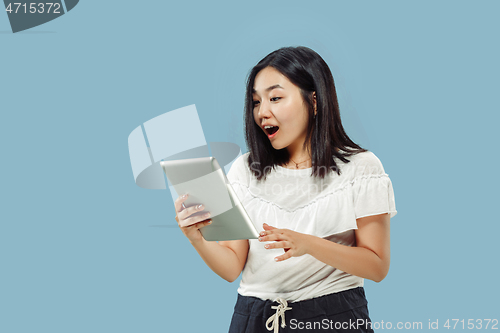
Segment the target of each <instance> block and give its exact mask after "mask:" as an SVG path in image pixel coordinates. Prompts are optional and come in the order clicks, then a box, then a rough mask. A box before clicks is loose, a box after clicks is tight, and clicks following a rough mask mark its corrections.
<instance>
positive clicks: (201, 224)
mask: <svg viewBox="0 0 500 333" xmlns="http://www.w3.org/2000/svg"><path fill="white" fill-rule="evenodd" d="M211 223H212V219H209V220H205V221H201V222H198V223H195V224H193V225H190V226H189V227H188V228H191V229H200V228H203V227H204V226H207V225H209V224H211Z"/></svg>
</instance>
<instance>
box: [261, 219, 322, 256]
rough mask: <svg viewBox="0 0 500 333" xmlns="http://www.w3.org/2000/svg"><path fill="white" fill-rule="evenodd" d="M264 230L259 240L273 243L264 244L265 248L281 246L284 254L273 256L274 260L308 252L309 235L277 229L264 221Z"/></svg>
mask: <svg viewBox="0 0 500 333" xmlns="http://www.w3.org/2000/svg"><path fill="white" fill-rule="evenodd" d="M264 230H265V231H262V232H261V233H260V237H259V241H261V242H269V241H276V242H275V243H270V244H266V245H265V248H266V249H278V248H283V249H284V250H285V254H283V255H281V256H278V257H276V258H274V260H276V261H283V260H286V259H289V258H291V257H300V256H302V255H304V254H306V253H307V252H308V247H309V242H310V241H311V237H312V236H311V235H307V234H302V233H300V232H296V231H293V230H290V229H278V228H275V227H271V226H270V225H268V224H266V223H264Z"/></svg>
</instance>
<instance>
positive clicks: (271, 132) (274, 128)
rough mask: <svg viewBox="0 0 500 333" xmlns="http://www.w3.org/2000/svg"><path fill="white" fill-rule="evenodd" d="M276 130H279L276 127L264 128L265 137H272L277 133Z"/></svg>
mask: <svg viewBox="0 0 500 333" xmlns="http://www.w3.org/2000/svg"><path fill="white" fill-rule="evenodd" d="M278 129H279V127H278V126H273V127H268V128H265V131H266V133H267V135H273V134H274V133H276V132H277V131H278Z"/></svg>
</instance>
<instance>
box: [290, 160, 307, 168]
mask: <svg viewBox="0 0 500 333" xmlns="http://www.w3.org/2000/svg"><path fill="white" fill-rule="evenodd" d="M310 159H311V158H308V159H307V160H305V161H302V162H300V163H296V162H295V161H294V160H292V158H290V160H291V161H292V162H293V163H295V167H296V168H297V169H298V168H299V164H301V163H304V162H307V161H309V160H310Z"/></svg>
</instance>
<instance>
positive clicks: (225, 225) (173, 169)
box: [160, 157, 259, 241]
mask: <svg viewBox="0 0 500 333" xmlns="http://www.w3.org/2000/svg"><path fill="white" fill-rule="evenodd" d="M160 164H161V166H162V168H163V171H164V172H165V174H166V175H167V178H168V181H169V183H170V184H169V185H171V186H173V187H174V189H175V191H176V192H177V194H178V195H179V196H181V195H183V194H185V193H188V194H189V196H188V198H187V199H186V201H184V205H185V206H186V207H190V206H192V205H198V204H203V205H204V206H205V208H204V209H203V211H201V212H196V213H194V214H193V216H195V215H202V214H204V213H206V212H210V213H211V216H210V218H211V219H212V224H210V225H207V226H204V227H202V228H200V232H201V234H202V235H203V237H204V238H205V239H206V240H207V241H225V240H237V239H257V238H259V233H258V231H257V229H256V228H255V226H254V224H253V223H252V220H251V219H250V217H249V216H248V214H247V212H246V211H245V208H243V205H242V204H241V202H240V200H239V199H238V196H237V195H236V193H235V192H234V190H233V188H232V186H231V184H230V183H229V181H228V179H227V177H226V174H225V173H224V170H223V169H222V168H221V167H220V166H219V163H218V162H217V160H216V159H215V157H201V158H191V159H183V160H175V161H162V162H160Z"/></svg>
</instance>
